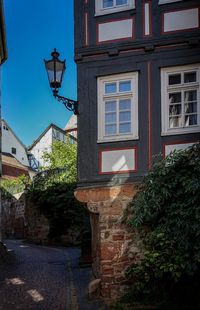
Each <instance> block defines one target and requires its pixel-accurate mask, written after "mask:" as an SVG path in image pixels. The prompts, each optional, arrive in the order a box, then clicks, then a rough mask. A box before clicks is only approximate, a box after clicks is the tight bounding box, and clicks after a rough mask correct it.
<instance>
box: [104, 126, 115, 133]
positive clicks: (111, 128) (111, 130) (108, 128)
mask: <svg viewBox="0 0 200 310" xmlns="http://www.w3.org/2000/svg"><path fill="white" fill-rule="evenodd" d="M105 134H106V135H114V134H116V125H106V126H105Z"/></svg>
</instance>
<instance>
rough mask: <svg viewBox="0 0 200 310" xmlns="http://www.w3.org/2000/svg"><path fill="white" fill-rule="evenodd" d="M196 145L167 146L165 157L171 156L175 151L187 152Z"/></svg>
mask: <svg viewBox="0 0 200 310" xmlns="http://www.w3.org/2000/svg"><path fill="white" fill-rule="evenodd" d="M193 144H194V143H179V144H170V145H165V156H167V155H169V154H170V153H171V152H173V151H175V150H176V151H181V150H186V149H187V148H188V147H190V146H192V145H193Z"/></svg>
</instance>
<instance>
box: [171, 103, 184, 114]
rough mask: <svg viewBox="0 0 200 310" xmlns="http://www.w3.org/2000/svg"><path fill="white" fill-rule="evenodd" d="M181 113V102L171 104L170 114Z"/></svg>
mask: <svg viewBox="0 0 200 310" xmlns="http://www.w3.org/2000/svg"><path fill="white" fill-rule="evenodd" d="M180 114H181V104H176V105H170V106H169V115H170V116H171V115H180Z"/></svg>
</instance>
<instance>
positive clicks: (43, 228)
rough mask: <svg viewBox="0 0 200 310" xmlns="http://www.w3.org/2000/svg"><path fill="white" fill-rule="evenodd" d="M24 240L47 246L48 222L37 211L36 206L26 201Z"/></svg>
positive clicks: (28, 200) (29, 200)
mask: <svg viewBox="0 0 200 310" xmlns="http://www.w3.org/2000/svg"><path fill="white" fill-rule="evenodd" d="M25 218H26V227H27V228H26V240H27V241H29V242H33V243H36V244H47V243H48V234H49V221H48V220H47V218H46V217H44V216H43V215H42V214H41V213H40V212H39V209H38V206H37V205H36V204H35V203H34V202H33V201H31V199H28V198H27V199H26V209H25Z"/></svg>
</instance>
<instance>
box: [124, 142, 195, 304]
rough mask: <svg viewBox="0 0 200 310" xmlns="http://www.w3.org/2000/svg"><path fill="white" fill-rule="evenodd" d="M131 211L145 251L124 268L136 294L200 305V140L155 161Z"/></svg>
mask: <svg viewBox="0 0 200 310" xmlns="http://www.w3.org/2000/svg"><path fill="white" fill-rule="evenodd" d="M128 212H129V217H128V218H127V222H128V224H129V225H131V227H132V228H133V230H134V231H135V233H136V235H137V236H139V240H140V246H141V251H142V252H143V256H142V259H141V261H140V262H139V263H134V264H133V265H132V266H131V267H130V268H128V270H127V271H126V274H127V277H128V278H129V279H132V281H133V290H132V293H131V294H132V296H133V297H134V299H135V300H137V299H138V300H141V299H143V300H144V299H145V298H146V299H147V300H148V301H150V300H152V301H154V302H155V301H159V302H161V301H168V302H172V303H173V304H177V305H178V306H180V304H181V307H182V308H183V305H188V304H189V305H190V306H191V304H194V305H195V306H197V304H198V306H200V299H198V291H199V286H200V144H196V145H194V146H193V147H191V148H190V149H188V150H185V151H178V152H174V153H173V154H172V155H170V156H168V157H167V158H166V159H165V160H163V161H162V162H159V163H156V164H155V165H154V167H153V169H152V171H151V172H150V173H149V174H148V175H147V176H146V177H145V179H144V184H143V187H142V190H141V191H140V192H139V193H138V194H137V195H136V197H135V198H134V199H133V201H132V203H131V204H130V206H129V210H128Z"/></svg>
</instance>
